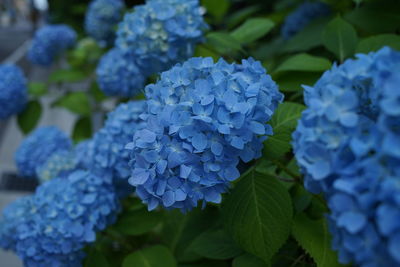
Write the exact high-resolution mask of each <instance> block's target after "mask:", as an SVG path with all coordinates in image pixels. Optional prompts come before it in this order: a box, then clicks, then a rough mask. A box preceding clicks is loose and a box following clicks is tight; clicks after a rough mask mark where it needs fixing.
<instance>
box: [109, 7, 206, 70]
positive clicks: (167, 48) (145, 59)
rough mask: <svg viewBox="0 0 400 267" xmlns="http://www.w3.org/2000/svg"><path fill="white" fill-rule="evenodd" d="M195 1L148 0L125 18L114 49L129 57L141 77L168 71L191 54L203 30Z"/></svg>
mask: <svg viewBox="0 0 400 267" xmlns="http://www.w3.org/2000/svg"><path fill="white" fill-rule="evenodd" d="M202 13H203V12H202V9H201V7H200V6H199V1H198V0H148V1H147V2H146V4H145V5H140V6H136V7H135V10H134V11H133V12H131V13H128V14H126V15H125V17H124V19H123V21H122V22H121V23H120V25H119V28H118V31H117V39H116V46H117V47H118V48H119V49H121V50H123V51H130V52H132V53H133V56H134V58H135V60H137V63H138V65H139V67H140V69H141V70H142V72H143V74H144V75H145V76H148V75H152V74H154V73H156V72H159V71H164V70H167V69H169V68H170V67H171V66H173V65H174V64H176V63H177V62H181V61H184V60H186V59H188V58H189V57H191V56H192V55H193V53H194V47H195V45H196V44H197V43H199V42H201V41H202V39H203V37H202V35H203V30H205V29H206V28H207V25H206V24H205V22H204V20H203V17H202Z"/></svg>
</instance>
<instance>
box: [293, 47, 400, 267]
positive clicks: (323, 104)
mask: <svg viewBox="0 0 400 267" xmlns="http://www.w3.org/2000/svg"><path fill="white" fill-rule="evenodd" d="M399 82H400V53H399V52H396V51H394V50H391V49H390V48H388V47H385V48H382V49H381V50H379V51H378V52H374V53H370V54H368V55H365V54H359V55H357V59H355V60H352V59H349V60H346V61H345V62H344V63H343V64H342V65H340V66H334V67H333V68H332V69H331V70H329V71H327V72H325V73H324V74H323V76H322V77H321V78H320V80H319V81H318V82H317V83H316V84H315V85H314V86H313V87H305V102H306V105H307V109H306V110H305V111H304V112H303V114H302V118H301V119H300V121H299V124H298V127H297V130H296V131H295V133H294V134H293V139H294V141H293V142H294V143H293V146H294V152H295V155H296V158H297V161H298V163H299V165H300V167H301V170H302V172H303V173H304V175H305V185H306V187H307V189H308V190H310V191H311V192H314V193H319V192H323V193H324V194H325V196H326V198H327V199H328V203H329V207H330V209H331V212H332V213H331V214H330V215H329V220H330V229H331V232H332V233H333V237H334V239H333V246H334V248H335V249H337V250H338V251H339V257H340V260H341V261H342V262H343V263H348V262H350V261H353V262H354V263H355V264H357V265H358V266H397V265H399V264H400V257H399V255H400V246H399V244H400V223H399V220H398V218H400V217H399V216H400V198H399V196H400V186H399V184H400V183H399V182H400V130H399V129H400V127H399V126H400V108H399V107H400V91H399Z"/></svg>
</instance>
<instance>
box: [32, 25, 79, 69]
mask: <svg viewBox="0 0 400 267" xmlns="http://www.w3.org/2000/svg"><path fill="white" fill-rule="evenodd" d="M75 42H76V33H75V31H74V30H73V29H72V28H71V27H69V26H67V25H64V24H56V25H46V26H43V27H41V28H40V29H39V30H37V31H36V33H35V36H34V39H33V41H32V44H31V47H30V49H29V51H28V60H29V61H30V62H32V63H34V64H37V65H41V66H50V65H51V64H52V63H53V62H54V60H55V59H56V58H57V57H58V56H60V55H61V54H62V53H63V52H64V51H65V50H66V49H67V48H70V47H72V46H73V45H75Z"/></svg>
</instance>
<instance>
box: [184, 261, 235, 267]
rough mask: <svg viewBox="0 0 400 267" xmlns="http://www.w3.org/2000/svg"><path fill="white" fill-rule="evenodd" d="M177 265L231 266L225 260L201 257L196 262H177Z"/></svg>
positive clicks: (198, 266)
mask: <svg viewBox="0 0 400 267" xmlns="http://www.w3.org/2000/svg"><path fill="white" fill-rule="evenodd" d="M178 267H231V265H230V264H229V263H228V262H227V261H222V260H209V259H202V260H200V261H196V262H190V263H179V265H178Z"/></svg>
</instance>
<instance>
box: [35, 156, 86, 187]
mask: <svg viewBox="0 0 400 267" xmlns="http://www.w3.org/2000/svg"><path fill="white" fill-rule="evenodd" d="M77 165H78V162H77V157H75V154H74V153H73V152H70V151H67V150H62V151H59V152H56V153H53V154H52V155H50V157H49V158H48V159H47V160H46V162H44V163H43V164H42V165H41V166H39V167H38V168H36V177H37V178H38V179H39V182H40V183H44V182H47V181H49V180H50V179H53V178H56V177H66V176H68V175H69V174H70V173H71V172H73V171H74V169H76V167H77Z"/></svg>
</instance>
